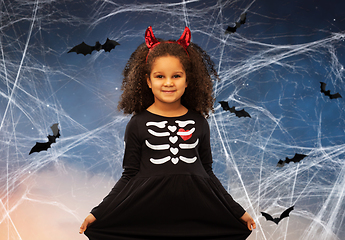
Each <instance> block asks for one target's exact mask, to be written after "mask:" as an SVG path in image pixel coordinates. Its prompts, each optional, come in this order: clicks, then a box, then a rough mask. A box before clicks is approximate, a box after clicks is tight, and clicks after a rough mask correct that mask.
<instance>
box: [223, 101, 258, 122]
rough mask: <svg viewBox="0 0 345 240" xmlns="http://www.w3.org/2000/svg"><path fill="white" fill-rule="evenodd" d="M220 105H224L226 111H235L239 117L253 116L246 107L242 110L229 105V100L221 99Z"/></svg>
mask: <svg viewBox="0 0 345 240" xmlns="http://www.w3.org/2000/svg"><path fill="white" fill-rule="evenodd" d="M219 103H220V105H221V106H222V108H223V110H224V111H230V112H231V113H235V114H236V116H237V117H239V118H240V117H250V118H252V117H251V116H250V115H249V113H247V112H246V111H245V110H244V109H242V110H239V111H237V110H235V106H233V107H229V104H228V102H225V101H219Z"/></svg>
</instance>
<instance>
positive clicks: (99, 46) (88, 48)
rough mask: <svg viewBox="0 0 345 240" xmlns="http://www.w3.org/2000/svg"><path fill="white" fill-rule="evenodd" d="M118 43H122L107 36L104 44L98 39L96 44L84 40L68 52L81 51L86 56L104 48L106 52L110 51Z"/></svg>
mask: <svg viewBox="0 0 345 240" xmlns="http://www.w3.org/2000/svg"><path fill="white" fill-rule="evenodd" d="M117 45H120V43H118V42H116V41H114V40H110V39H109V38H107V41H106V42H105V43H104V44H103V45H102V44H100V43H99V42H98V41H97V42H96V44H95V46H89V45H87V44H86V43H85V42H82V43H81V44H79V45H77V46H75V47H73V48H72V49H71V50H69V51H68V52H67V53H70V52H76V53H77V54H79V53H81V54H83V55H84V56H86V55H87V54H91V53H92V52H93V51H94V50H97V51H99V50H101V49H104V51H105V52H110V51H111V50H112V49H114V48H115V47H116V46H117Z"/></svg>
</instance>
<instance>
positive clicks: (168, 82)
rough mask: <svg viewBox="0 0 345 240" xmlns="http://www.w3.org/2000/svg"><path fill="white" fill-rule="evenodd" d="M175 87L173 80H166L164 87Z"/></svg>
mask: <svg viewBox="0 0 345 240" xmlns="http://www.w3.org/2000/svg"><path fill="white" fill-rule="evenodd" d="M172 85H174V83H173V81H172V80H171V78H166V81H165V82H164V86H172Z"/></svg>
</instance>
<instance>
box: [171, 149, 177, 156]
mask: <svg viewBox="0 0 345 240" xmlns="http://www.w3.org/2000/svg"><path fill="white" fill-rule="evenodd" d="M170 152H171V153H172V154H174V155H176V154H178V148H173V147H171V148H170Z"/></svg>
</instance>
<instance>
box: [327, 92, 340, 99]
mask: <svg viewBox="0 0 345 240" xmlns="http://www.w3.org/2000/svg"><path fill="white" fill-rule="evenodd" d="M329 97H330V98H331V99H333V98H342V96H341V95H340V94H339V93H335V94H330V96H329Z"/></svg>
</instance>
